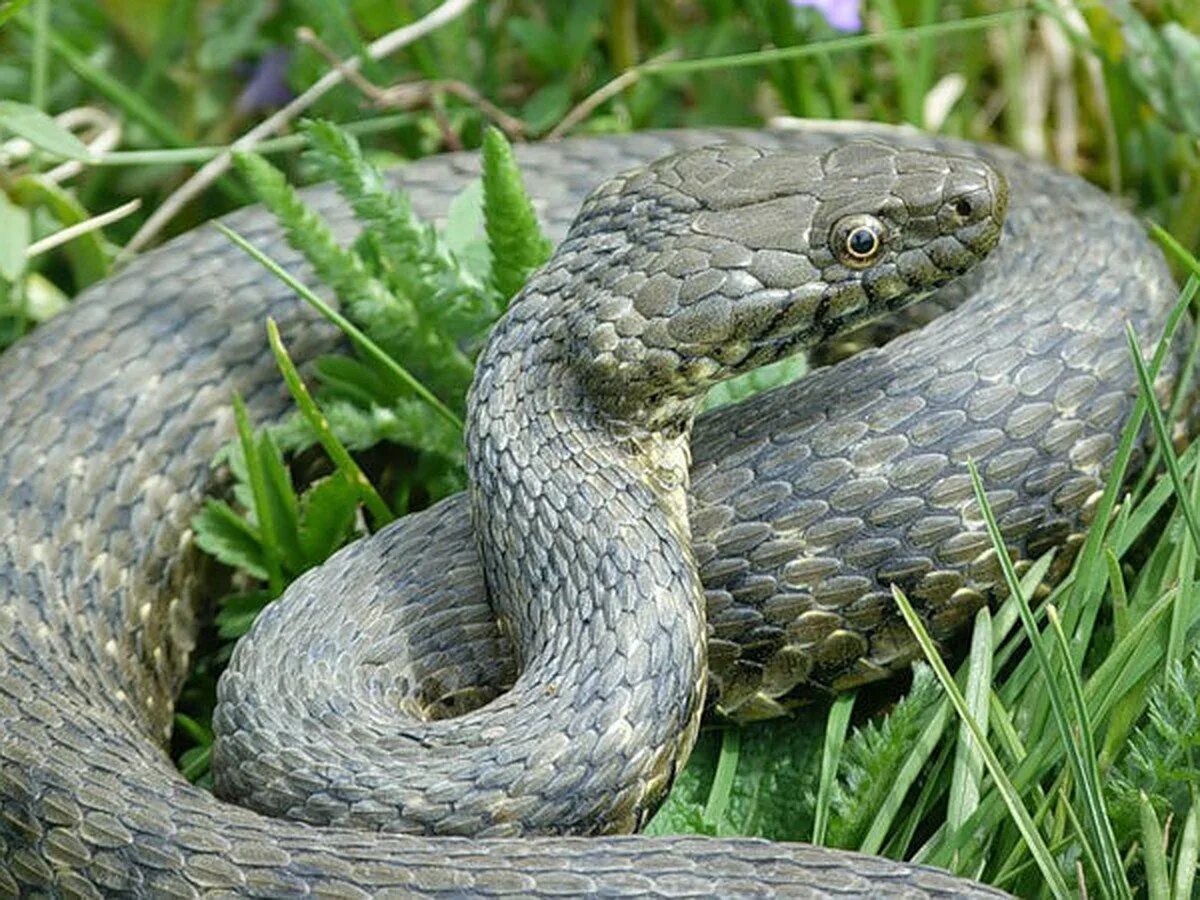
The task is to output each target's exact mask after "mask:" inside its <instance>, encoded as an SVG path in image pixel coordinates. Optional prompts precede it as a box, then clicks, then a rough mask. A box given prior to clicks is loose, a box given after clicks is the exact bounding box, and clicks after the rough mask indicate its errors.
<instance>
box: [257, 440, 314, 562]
mask: <svg viewBox="0 0 1200 900" xmlns="http://www.w3.org/2000/svg"><path fill="white" fill-rule="evenodd" d="M256 450H257V452H258V465H259V468H260V471H261V472H262V475H263V487H264V491H263V496H262V501H263V502H264V503H265V504H266V506H267V507H268V508H269V512H268V513H266V514H265V515H264V514H263V512H262V511H260V512H259V517H258V520H259V522H260V523H264V524H266V523H269V524H266V527H264V528H263V539H264V540H267V541H270V542H271V543H272V544H273V545H274V547H275V548H276V551H277V552H278V553H279V557H280V562H281V563H282V564H283V567H284V569H285V570H287V571H288V572H289V573H290V574H292V575H298V574H299V573H300V572H302V571H304V569H306V568H307V565H306V556H305V554H304V552H303V551H302V550H301V549H300V508H299V501H298V500H297V498H296V491H295V488H293V487H292V476H291V474H290V473H289V472H288V469H287V466H286V465H284V462H283V454H282V453H281V452H280V450H279V447H278V446H277V445H276V443H275V439H274V438H273V437H272V436H271V432H270V431H269V430H264V431H262V432H260V433H259V435H258V442H257V447H256Z"/></svg>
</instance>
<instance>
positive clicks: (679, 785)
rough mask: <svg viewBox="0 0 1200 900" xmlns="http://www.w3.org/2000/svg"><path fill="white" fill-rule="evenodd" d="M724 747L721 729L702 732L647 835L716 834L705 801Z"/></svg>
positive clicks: (647, 828) (651, 821) (649, 823)
mask: <svg viewBox="0 0 1200 900" xmlns="http://www.w3.org/2000/svg"><path fill="white" fill-rule="evenodd" d="M720 748H721V734H720V732H718V731H702V732H701V733H700V738H699V740H697V741H696V746H695V747H694V748H693V749H692V755H691V756H690V757H689V758H688V761H687V765H686V766H684V768H683V771H682V772H680V773H679V774H678V775H677V776H676V777H675V784H674V785H672V787H671V792H670V794H668V795H667V799H666V800H665V801H664V802H663V805H662V806H660V807H659V809H658V812H657V813H655V814H654V816H653V817H652V818H651V819H650V821H649V822H648V823H646V827H645V828H644V829H643V833H644V834H648V835H665V834H710V835H712V834H716V827H715V826H714V825H712V824H711V823H709V822H705V821H704V801H705V798H706V797H707V796H708V789H709V785H710V784H712V780H713V775H714V774H715V772H716V769H717V756H718V754H719V753H720Z"/></svg>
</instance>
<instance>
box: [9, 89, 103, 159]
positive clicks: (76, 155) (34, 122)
mask: <svg viewBox="0 0 1200 900" xmlns="http://www.w3.org/2000/svg"><path fill="white" fill-rule="evenodd" d="M0 130H4V131H7V132H9V133H10V134H15V135H17V136H18V137H23V138H25V140H27V141H29V143H31V144H33V146H35V147H37V148H38V149H39V150H44V151H46V152H47V153H49V154H51V155H53V156H57V157H61V158H63V159H75V160H79V161H80V162H91V161H92V154H91V152H90V151H89V150H88V148H87V147H86V146H85V145H84V143H83V142H82V141H81V140H79V138H77V137H75V135H73V134H71V132H69V131H68V130H67V129H65V128H63V127H62V126H61V125H59V124H58V123H57V122H55V121H54V120H53V119H52V118H50V117H49V116H48V115H46V114H45V113H44V112H42V111H41V110H40V109H38V108H37V107H35V106H30V105H29V104H28V103H18V102H17V101H16V100H0Z"/></svg>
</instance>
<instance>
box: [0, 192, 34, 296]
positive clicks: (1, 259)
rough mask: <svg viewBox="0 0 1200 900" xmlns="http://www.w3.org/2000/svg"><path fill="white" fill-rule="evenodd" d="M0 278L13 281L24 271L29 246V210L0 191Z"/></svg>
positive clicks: (9, 281)
mask: <svg viewBox="0 0 1200 900" xmlns="http://www.w3.org/2000/svg"><path fill="white" fill-rule="evenodd" d="M0 234H2V235H4V239H3V240H0V279H3V280H4V281H7V282H8V283H9V284H12V283H14V282H15V281H16V280H17V279H18V278H20V277H21V274H22V273H23V272H24V271H25V264H26V261H27V257H26V256H25V250H26V249H27V248H28V247H29V236H30V220H29V211H28V210H26V209H23V208H22V207H20V206H17V205H16V204H15V203H13V202H12V201H11V200H9V199H8V195H7V194H6V193H4V192H3V191H0Z"/></svg>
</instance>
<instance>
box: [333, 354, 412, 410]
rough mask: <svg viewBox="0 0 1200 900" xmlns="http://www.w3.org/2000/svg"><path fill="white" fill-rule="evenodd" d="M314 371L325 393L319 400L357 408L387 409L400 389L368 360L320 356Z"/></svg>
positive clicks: (384, 372) (382, 369) (396, 382)
mask: <svg viewBox="0 0 1200 900" xmlns="http://www.w3.org/2000/svg"><path fill="white" fill-rule="evenodd" d="M314 371H315V373H316V376H317V380H318V381H319V382H320V384H321V387H322V388H323V389H324V391H325V393H323V394H322V396H323V397H326V398H328V397H340V398H341V399H343V400H349V401H351V402H353V403H355V404H357V405H359V406H369V405H370V404H372V403H375V404H378V405H380V406H387V405H388V404H389V403H391V401H392V400H394V399H395V397H396V394H397V393H398V392H399V391H400V390H401V389H402V388H403V385H401V384H400V383H399V382H398V381H397V379H395V378H394V377H392V374H391V373H390V372H388V371H387V370H386V369H384V368H383V367H382V366H378V365H375V364H374V363H372V361H371V360H369V359H355V358H353V357H350V356H333V355H328V356H322V357H319V358H318V359H317V361H316V364H315V366H314Z"/></svg>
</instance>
